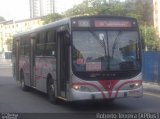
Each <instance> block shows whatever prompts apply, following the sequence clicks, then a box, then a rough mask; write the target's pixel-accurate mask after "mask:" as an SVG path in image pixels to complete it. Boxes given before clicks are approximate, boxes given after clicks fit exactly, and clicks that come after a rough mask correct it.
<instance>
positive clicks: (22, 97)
mask: <svg viewBox="0 0 160 119" xmlns="http://www.w3.org/2000/svg"><path fill="white" fill-rule="evenodd" d="M4 112H9V113H88V112H89V113H98V112H160V95H158V94H153V93H149V92H144V96H143V97H142V98H127V99H118V100H115V102H113V103H105V102H86V103H82V102H81V103H79V104H71V103H64V102H62V103H61V104H59V105H54V104H51V103H50V102H49V101H48V98H47V96H46V95H45V94H43V93H40V92H38V91H35V90H31V91H29V92H24V91H22V90H21V88H20V86H19V84H18V83H17V82H16V81H15V80H13V79H12V71H11V67H6V68H5V67H3V68H2V67H1V68H0V113H4Z"/></svg>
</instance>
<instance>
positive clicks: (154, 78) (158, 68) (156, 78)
mask: <svg viewBox="0 0 160 119" xmlns="http://www.w3.org/2000/svg"><path fill="white" fill-rule="evenodd" d="M142 68H143V79H144V81H146V82H154V83H160V52H157V51H147V52H143V67H142Z"/></svg>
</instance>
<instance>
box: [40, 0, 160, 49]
mask: <svg viewBox="0 0 160 119" xmlns="http://www.w3.org/2000/svg"><path fill="white" fill-rule="evenodd" d="M152 7H153V6H152V0H126V1H125V2H120V1H118V0H109V2H107V1H106V0H85V1H84V2H83V3H81V4H79V5H75V6H74V7H73V8H71V9H69V10H67V11H65V12H64V15H61V14H57V13H55V14H51V15H48V16H45V17H44V18H43V20H44V23H45V24H46V23H49V22H53V21H56V20H59V19H61V18H63V17H71V16H84V15H119V16H130V17H134V18H136V19H137V20H138V22H139V24H140V26H141V31H142V36H143V38H144V39H145V45H146V47H147V48H148V49H149V50H155V49H157V48H158V47H160V45H158V44H159V43H158V37H157V35H156V31H155V29H154V27H153V26H152V25H153V13H152V11H153V10H152V9H153V8H152ZM159 49H160V48H159Z"/></svg>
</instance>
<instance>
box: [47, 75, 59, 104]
mask: <svg viewBox="0 0 160 119" xmlns="http://www.w3.org/2000/svg"><path fill="white" fill-rule="evenodd" d="M47 94H48V98H49V101H50V102H51V103H52V104H57V103H58V99H57V98H56V97H55V89H54V83H53V79H52V78H49V79H48V81H47Z"/></svg>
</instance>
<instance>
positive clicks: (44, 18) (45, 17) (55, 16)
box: [42, 13, 64, 24]
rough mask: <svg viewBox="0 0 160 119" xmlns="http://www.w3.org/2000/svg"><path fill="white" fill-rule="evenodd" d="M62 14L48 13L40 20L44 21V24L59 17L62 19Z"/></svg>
mask: <svg viewBox="0 0 160 119" xmlns="http://www.w3.org/2000/svg"><path fill="white" fill-rule="evenodd" d="M63 17H64V16H63V15H61V14H58V13H53V14H49V15H47V16H44V17H42V20H43V21H44V24H48V23H50V22H54V21H57V20H59V19H62V18H63Z"/></svg>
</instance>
